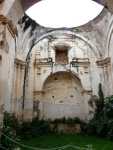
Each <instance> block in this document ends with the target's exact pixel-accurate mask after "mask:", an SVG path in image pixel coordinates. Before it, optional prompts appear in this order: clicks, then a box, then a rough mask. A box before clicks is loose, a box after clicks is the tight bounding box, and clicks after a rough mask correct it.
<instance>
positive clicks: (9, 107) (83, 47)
mask: <svg viewBox="0 0 113 150" xmlns="http://www.w3.org/2000/svg"><path fill="white" fill-rule="evenodd" d="M40 2H41V1H39V0H0V122H1V123H2V120H3V114H4V112H5V111H7V112H9V113H14V114H15V115H16V116H17V117H18V118H19V119H21V118H22V117H23V118H24V119H25V120H27V119H28V120H29V119H32V118H33V117H35V116H37V115H38V116H39V118H43V119H55V118H62V117H67V118H68V117H71V118H73V117H79V118H80V119H82V120H88V119H89V118H90V117H91V116H92V114H93V112H94V109H92V108H91V107H90V106H89V101H90V100H92V101H93V99H95V97H98V85H99V84H100V83H101V85H102V89H103V92H104V95H105V96H106V97H107V96H110V95H113V1H112V0H95V1H93V2H94V3H96V4H98V5H101V6H102V10H101V12H100V13H99V14H98V16H96V17H95V18H94V19H92V20H90V21H88V22H86V23H85V24H82V25H80V26H76V25H75V26H73V27H65V26H61V27H56V28H54V27H51V26H44V25H40V23H38V22H36V21H35V20H34V19H33V18H31V17H30V16H28V15H27V13H26V10H28V9H29V8H31V6H33V5H35V4H38V3H40ZM70 2H71V0H70ZM59 5H60V3H59ZM81 6H83V5H82V4H81ZM64 7H65V4H64ZM57 9H58V8H57ZM62 10H63V8H62ZM58 11H59V10H58ZM68 11H69V10H67V12H68ZM81 11H82V10H81ZM90 11H91V10H90ZM89 14H90V13H89ZM56 19H57V18H56ZM45 20H46V17H45ZM72 20H75V22H76V18H72ZM46 22H48V20H46Z"/></svg>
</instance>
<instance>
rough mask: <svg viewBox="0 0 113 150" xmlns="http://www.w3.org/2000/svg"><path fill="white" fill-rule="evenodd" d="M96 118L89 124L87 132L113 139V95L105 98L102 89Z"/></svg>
mask: <svg viewBox="0 0 113 150" xmlns="http://www.w3.org/2000/svg"><path fill="white" fill-rule="evenodd" d="M99 96H100V97H99V100H98V103H97V109H96V112H95V115H94V118H93V119H91V120H90V121H89V123H88V124H87V133H88V134H93V135H97V136H101V137H108V138H109V139H113V96H110V97H107V98H104V96H103V94H102V91H101V90H100V94H99Z"/></svg>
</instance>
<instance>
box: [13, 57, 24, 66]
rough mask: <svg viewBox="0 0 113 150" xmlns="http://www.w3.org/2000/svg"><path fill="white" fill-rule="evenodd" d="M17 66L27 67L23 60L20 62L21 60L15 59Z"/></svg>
mask: <svg viewBox="0 0 113 150" xmlns="http://www.w3.org/2000/svg"><path fill="white" fill-rule="evenodd" d="M15 64H16V65H17V66H22V67H25V65H26V62H25V61H23V60H20V59H18V58H16V59H15Z"/></svg>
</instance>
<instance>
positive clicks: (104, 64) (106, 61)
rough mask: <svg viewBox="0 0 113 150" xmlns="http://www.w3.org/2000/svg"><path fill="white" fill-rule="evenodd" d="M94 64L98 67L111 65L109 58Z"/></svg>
mask: <svg viewBox="0 0 113 150" xmlns="http://www.w3.org/2000/svg"><path fill="white" fill-rule="evenodd" d="M96 64H97V65H98V66H102V67H104V66H106V65H110V64H111V58H110V57H106V58H105V59H100V60H97V61H96Z"/></svg>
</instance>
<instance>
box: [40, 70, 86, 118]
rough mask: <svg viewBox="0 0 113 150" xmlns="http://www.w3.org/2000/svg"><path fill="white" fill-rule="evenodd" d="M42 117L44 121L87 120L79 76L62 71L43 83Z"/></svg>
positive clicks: (51, 75)
mask: <svg viewBox="0 0 113 150" xmlns="http://www.w3.org/2000/svg"><path fill="white" fill-rule="evenodd" d="M39 109H40V115H41V116H42V117H43V118H44V119H55V118H62V117H67V118H68V117H71V118H74V117H79V118H81V119H84V118H85V113H86V112H85V101H84V95H83V88H82V84H81V81H80V79H79V78H78V76H76V75H75V74H73V73H72V72H65V71H60V72H56V73H54V74H50V75H49V76H48V77H47V78H46V80H45V82H44V83H43V96H42V99H41V101H40V107H39Z"/></svg>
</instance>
